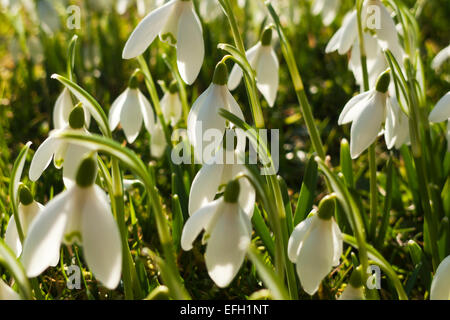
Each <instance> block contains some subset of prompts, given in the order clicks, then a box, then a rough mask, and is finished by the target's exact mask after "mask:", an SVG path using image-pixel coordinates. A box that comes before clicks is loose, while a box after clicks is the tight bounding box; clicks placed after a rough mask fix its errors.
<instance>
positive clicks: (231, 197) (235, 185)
mask: <svg viewBox="0 0 450 320" xmlns="http://www.w3.org/2000/svg"><path fill="white" fill-rule="evenodd" d="M239 191H240V186H239V181H237V180H231V181H230V182H228V184H227V186H226V188H225V194H224V196H223V197H224V200H225V202H230V203H236V202H237V201H238V198H239Z"/></svg>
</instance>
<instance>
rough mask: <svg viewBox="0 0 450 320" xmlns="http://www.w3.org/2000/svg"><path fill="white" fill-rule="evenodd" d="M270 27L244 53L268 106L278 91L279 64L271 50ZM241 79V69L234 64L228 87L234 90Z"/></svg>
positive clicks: (272, 103)
mask: <svg viewBox="0 0 450 320" xmlns="http://www.w3.org/2000/svg"><path fill="white" fill-rule="evenodd" d="M271 40H272V29H271V28H267V29H265V30H264V32H263V34H262V36H261V40H260V41H258V43H257V44H256V45H254V46H253V47H251V48H250V49H249V50H247V52H246V53H245V54H246V56H247V60H248V62H249V63H250V66H251V67H252V68H253V69H254V70H255V71H256V87H257V88H258V90H259V91H260V92H261V93H262V95H263V96H264V98H265V99H266V101H267V103H268V104H269V106H271V107H273V105H274V103H275V99H276V97H277V91H278V81H279V79H278V78H279V73H278V69H279V64H278V59H277V55H276V54H275V52H274V51H273V48H272V45H271ZM241 79H242V69H241V67H240V66H239V65H237V64H235V65H234V67H233V69H231V72H230V78H229V79H228V88H229V89H230V90H234V89H235V88H236V87H237V86H238V84H239V82H240V81H241Z"/></svg>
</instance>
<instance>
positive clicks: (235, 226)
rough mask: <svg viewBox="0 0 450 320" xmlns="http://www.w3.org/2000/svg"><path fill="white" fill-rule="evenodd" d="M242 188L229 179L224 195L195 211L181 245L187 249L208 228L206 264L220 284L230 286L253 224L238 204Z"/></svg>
mask: <svg viewBox="0 0 450 320" xmlns="http://www.w3.org/2000/svg"><path fill="white" fill-rule="evenodd" d="M239 192H240V186H239V182H238V181H236V180H233V181H231V182H229V183H228V184H227V187H226V189H225V193H224V196H223V197H221V198H219V199H217V200H214V201H213V202H210V203H209V204H207V205H205V206H203V207H202V208H201V209H199V210H197V211H196V212H194V214H192V216H191V217H190V218H189V219H188V220H187V221H186V224H185V225H184V228H183V232H182V235H181V247H182V248H183V250H185V251H188V250H191V249H192V243H193V242H194V240H195V239H196V238H197V236H198V235H199V234H200V233H201V232H202V231H203V230H204V231H205V234H204V236H203V242H204V243H205V242H206V243H207V247H206V253H205V261H206V268H207V269H208V274H209V276H210V277H211V279H213V281H214V282H215V283H216V284H217V285H218V286H219V287H221V288H224V287H227V286H228V285H229V284H230V282H231V281H232V280H233V278H234V277H235V276H236V274H237V273H238V271H239V269H240V267H241V265H242V263H243V261H244V258H245V254H246V251H247V249H248V246H249V245H250V240H251V233H252V226H251V222H250V218H249V216H248V215H247V214H246V213H245V212H244V211H243V210H242V208H241V206H240V204H239V201H238V198H239Z"/></svg>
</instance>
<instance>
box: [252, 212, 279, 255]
mask: <svg viewBox="0 0 450 320" xmlns="http://www.w3.org/2000/svg"><path fill="white" fill-rule="evenodd" d="M252 222H253V226H254V227H255V232H256V234H257V235H258V236H259V237H260V238H261V240H262V242H263V243H264V246H265V247H266V249H267V252H268V253H269V255H270V256H271V258H272V259H273V258H274V257H275V244H274V242H273V239H272V236H271V234H270V230H269V228H268V227H267V225H266V222H265V221H264V218H263V217H262V215H261V211H259V208H258V206H255V210H254V211H253V216H252Z"/></svg>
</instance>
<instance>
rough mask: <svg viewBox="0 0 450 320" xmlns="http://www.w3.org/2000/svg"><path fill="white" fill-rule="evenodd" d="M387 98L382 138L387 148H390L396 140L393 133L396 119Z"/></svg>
mask: <svg viewBox="0 0 450 320" xmlns="http://www.w3.org/2000/svg"><path fill="white" fill-rule="evenodd" d="M389 100H390V99H389ZM389 100H388V103H387V104H386V123H385V125H384V139H385V140H386V146H387V148H388V149H389V150H390V149H392V148H393V147H394V145H395V142H396V140H397V136H396V134H395V123H396V120H397V119H396V115H395V112H394V110H393V107H392V105H391V103H390V101H389Z"/></svg>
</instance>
